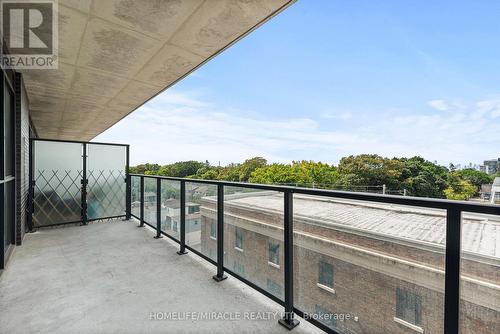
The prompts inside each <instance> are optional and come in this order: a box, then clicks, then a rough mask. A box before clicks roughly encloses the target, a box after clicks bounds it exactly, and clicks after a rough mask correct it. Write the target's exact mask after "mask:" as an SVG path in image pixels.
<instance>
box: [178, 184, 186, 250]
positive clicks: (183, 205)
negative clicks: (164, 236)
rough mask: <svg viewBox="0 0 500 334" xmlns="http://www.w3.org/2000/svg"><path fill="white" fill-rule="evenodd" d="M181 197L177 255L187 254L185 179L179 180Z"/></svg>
mask: <svg viewBox="0 0 500 334" xmlns="http://www.w3.org/2000/svg"><path fill="white" fill-rule="evenodd" d="M180 192H181V194H180V195H181V198H180V210H181V212H180V213H181V231H180V236H179V239H180V249H179V251H178V252H177V254H179V255H184V254H187V252H186V181H184V180H182V181H181V189H180Z"/></svg>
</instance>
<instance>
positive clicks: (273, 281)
mask: <svg viewBox="0 0 500 334" xmlns="http://www.w3.org/2000/svg"><path fill="white" fill-rule="evenodd" d="M224 190H225V191H224V265H225V267H227V268H228V269H230V270H231V271H233V272H234V273H235V274H238V275H239V276H241V277H243V278H245V279H247V280H248V281H250V282H252V283H254V284H255V285H257V286H259V287H260V288H262V289H264V290H266V291H267V292H269V293H270V294H272V295H274V296H275V297H277V298H279V299H281V300H283V298H284V280H283V277H284V267H283V265H284V245H283V207H284V199H283V193H280V192H275V191H263V190H259V189H250V188H243V187H224ZM215 246H216V244H215V243H212V244H211V247H215ZM214 249H215V248H214Z"/></svg>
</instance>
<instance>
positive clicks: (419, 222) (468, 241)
mask: <svg viewBox="0 0 500 334" xmlns="http://www.w3.org/2000/svg"><path fill="white" fill-rule="evenodd" d="M230 196H231V195H230ZM230 196H226V198H225V202H226V203H228V204H229V203H231V204H237V205H243V206H247V207H251V208H253V209H255V210H259V209H262V210H271V211H274V212H279V213H282V212H283V195H282V194H279V193H274V192H258V193H250V194H249V193H246V194H237V195H233V196H232V198H231V197H230ZM293 210H294V215H295V216H296V217H297V218H305V219H314V220H317V221H318V222H321V223H322V224H331V225H332V227H333V226H337V227H339V228H343V229H348V230H351V231H357V232H365V233H370V234H372V235H379V236H384V237H390V238H394V239H399V240H405V241H408V242H413V243H420V244H428V245H434V246H439V247H441V248H444V246H445V242H446V216H445V215H446V212H445V211H444V210H436V209H422V208H415V207H407V206H401V205H388V204H380V203H367V202H361V201H353V200H344V199H331V198H325V197H317V196H307V195H298V194H295V195H294V202H293ZM464 217H465V218H464V219H463V227H462V235H463V238H462V249H463V250H464V251H465V252H468V253H475V254H480V255H482V256H487V257H492V258H496V259H498V260H500V218H499V217H495V216H489V215H478V214H470V215H467V214H466V215H465V216H464Z"/></svg>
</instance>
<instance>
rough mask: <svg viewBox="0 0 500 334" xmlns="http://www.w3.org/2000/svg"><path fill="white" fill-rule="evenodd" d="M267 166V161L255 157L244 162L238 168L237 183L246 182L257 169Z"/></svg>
mask: <svg viewBox="0 0 500 334" xmlns="http://www.w3.org/2000/svg"><path fill="white" fill-rule="evenodd" d="M266 165H267V160H266V159H264V158H262V157H255V158H251V159H247V160H245V162H243V163H242V164H241V166H239V181H241V182H248V179H249V178H250V175H251V174H252V173H253V172H254V171H255V170H256V169H257V168H262V167H264V166H266Z"/></svg>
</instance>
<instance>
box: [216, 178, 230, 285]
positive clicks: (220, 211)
mask: <svg viewBox="0 0 500 334" xmlns="http://www.w3.org/2000/svg"><path fill="white" fill-rule="evenodd" d="M226 278H227V276H226V275H224V185H222V184H220V183H219V184H217V275H214V276H213V279H214V280H216V281H217V282H220V281H222V280H225V279H226Z"/></svg>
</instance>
